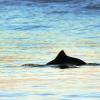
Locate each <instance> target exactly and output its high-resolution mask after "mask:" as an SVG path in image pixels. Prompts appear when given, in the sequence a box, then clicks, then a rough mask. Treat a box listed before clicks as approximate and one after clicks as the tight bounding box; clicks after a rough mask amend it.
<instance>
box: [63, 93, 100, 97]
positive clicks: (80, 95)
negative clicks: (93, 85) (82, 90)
mask: <svg viewBox="0 0 100 100" xmlns="http://www.w3.org/2000/svg"><path fill="white" fill-rule="evenodd" d="M63 97H64V98H100V93H87V94H78V95H77V94H73V95H63Z"/></svg>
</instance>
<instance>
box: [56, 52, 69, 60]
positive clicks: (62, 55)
mask: <svg viewBox="0 0 100 100" xmlns="http://www.w3.org/2000/svg"><path fill="white" fill-rule="evenodd" d="M66 56H67V55H66V54H65V52H64V50H61V51H60V52H59V53H58V55H57V57H56V58H55V59H63V58H64V57H66Z"/></svg>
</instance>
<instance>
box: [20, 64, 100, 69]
mask: <svg viewBox="0 0 100 100" xmlns="http://www.w3.org/2000/svg"><path fill="white" fill-rule="evenodd" d="M21 66H23V67H39V68H45V67H52V68H60V69H66V68H80V66H76V65H71V64H66V65H46V64H23V65H21ZM82 66H100V63H88V64H86V65H82Z"/></svg>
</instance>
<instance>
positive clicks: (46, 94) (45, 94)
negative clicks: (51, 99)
mask: <svg viewBox="0 0 100 100" xmlns="http://www.w3.org/2000/svg"><path fill="white" fill-rule="evenodd" d="M34 95H38V96H43V97H44V96H52V95H55V94H53V93H40V94H34Z"/></svg>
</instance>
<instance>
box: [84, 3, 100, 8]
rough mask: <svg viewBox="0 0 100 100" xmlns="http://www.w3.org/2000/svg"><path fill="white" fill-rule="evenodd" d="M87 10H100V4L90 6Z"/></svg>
mask: <svg viewBox="0 0 100 100" xmlns="http://www.w3.org/2000/svg"><path fill="white" fill-rule="evenodd" d="M85 8H86V9H90V10H100V3H99V4H89V5H87V6H86V7H85Z"/></svg>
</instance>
